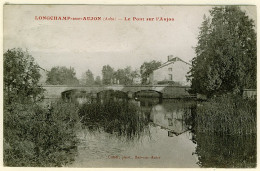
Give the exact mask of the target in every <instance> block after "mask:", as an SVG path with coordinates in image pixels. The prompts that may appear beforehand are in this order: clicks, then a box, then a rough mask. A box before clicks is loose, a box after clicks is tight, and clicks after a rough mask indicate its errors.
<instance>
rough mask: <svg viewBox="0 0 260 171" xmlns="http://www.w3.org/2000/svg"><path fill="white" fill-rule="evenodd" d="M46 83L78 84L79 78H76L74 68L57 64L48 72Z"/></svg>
mask: <svg viewBox="0 0 260 171" xmlns="http://www.w3.org/2000/svg"><path fill="white" fill-rule="evenodd" d="M46 83H47V84H51V85H77V84H79V80H78V79H77V78H76V72H75V70H74V68H71V67H70V68H67V67H65V66H62V67H59V66H57V67H53V68H51V71H50V72H48V73H47V80H46Z"/></svg>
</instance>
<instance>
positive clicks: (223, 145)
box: [192, 95, 257, 168]
mask: <svg viewBox="0 0 260 171" xmlns="http://www.w3.org/2000/svg"><path fill="white" fill-rule="evenodd" d="M256 114H257V111H256V100H249V99H242V98H241V97H240V96H234V95H225V96H221V97H215V98H212V99H210V100H209V101H206V102H200V103H198V104H197V108H196V109H195V110H193V116H192V117H193V119H194V120H195V122H194V125H193V131H194V137H193V141H194V142H195V143H197V147H196V154H197V155H198V158H199V162H198V164H199V165H200V166H201V167H206V168H212V167H213V168H215V167H216V168H252V167H256V132H257V128H256V124H257V118H256Z"/></svg>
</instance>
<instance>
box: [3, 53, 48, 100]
mask: <svg viewBox="0 0 260 171" xmlns="http://www.w3.org/2000/svg"><path fill="white" fill-rule="evenodd" d="M39 69H40V68H39V66H38V65H37V64H36V63H35V62H34V58H33V57H32V56H31V55H30V54H29V53H28V52H27V51H23V50H22V49H11V50H7V52H5V53H4V100H5V101H4V102H5V103H11V102H14V101H21V102H22V101H24V100H27V101H28V100H37V99H39V98H40V96H41V93H42V92H43V89H42V88H41V87H40V86H38V81H39V79H40V73H39Z"/></svg>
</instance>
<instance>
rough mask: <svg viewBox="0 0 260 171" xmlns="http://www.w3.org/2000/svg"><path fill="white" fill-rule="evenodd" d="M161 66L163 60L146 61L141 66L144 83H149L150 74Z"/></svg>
mask: <svg viewBox="0 0 260 171" xmlns="http://www.w3.org/2000/svg"><path fill="white" fill-rule="evenodd" d="M159 66H161V62H159V61H155V60H153V61H150V62H144V63H143V64H142V65H141V67H140V72H141V78H142V84H146V83H147V79H148V77H149V75H150V74H151V73H152V72H153V71H154V70H155V69H157V68H158V67H159Z"/></svg>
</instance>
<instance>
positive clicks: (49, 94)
mask: <svg viewBox="0 0 260 171" xmlns="http://www.w3.org/2000/svg"><path fill="white" fill-rule="evenodd" d="M43 88H44V89H45V94H44V95H45V98H47V99H48V98H61V94H62V92H65V91H70V90H78V91H84V92H86V93H98V92H100V91H104V90H115V91H122V92H126V93H136V92H140V91H143V90H152V91H156V92H160V93H161V94H162V98H183V97H188V96H190V95H189V93H188V91H187V90H188V89H189V88H190V87H188V86H172V85H127V86H123V85H110V86H67V85H44V86H43Z"/></svg>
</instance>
